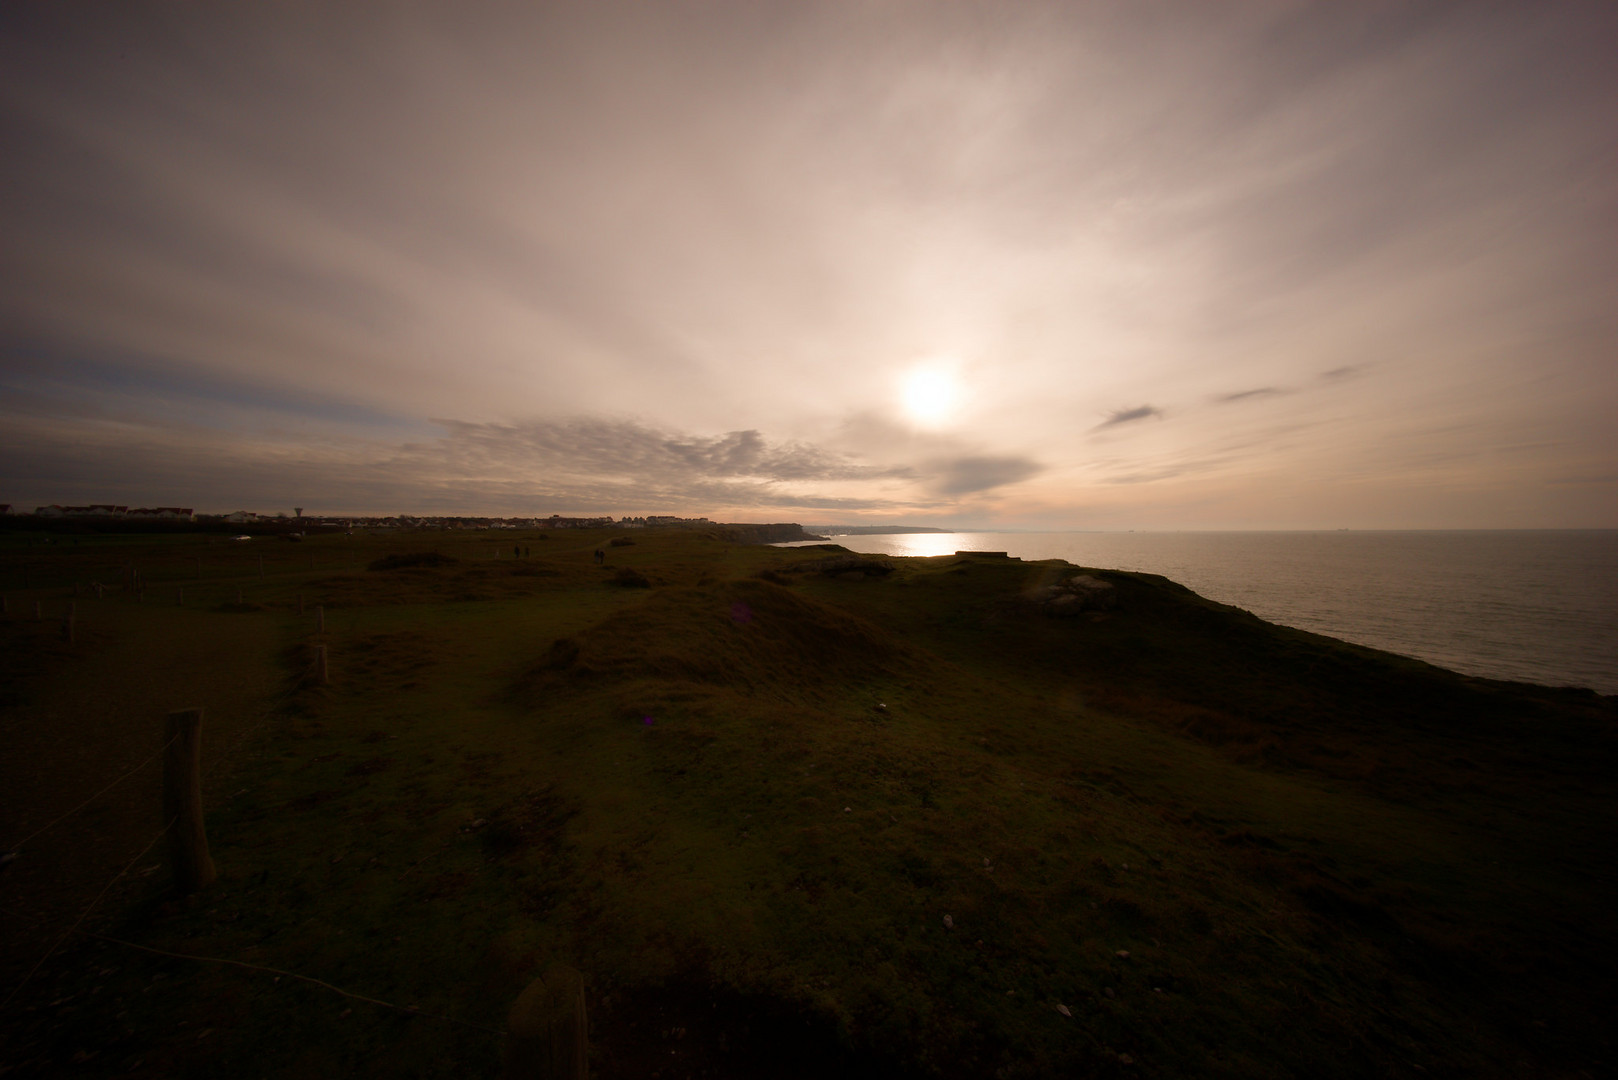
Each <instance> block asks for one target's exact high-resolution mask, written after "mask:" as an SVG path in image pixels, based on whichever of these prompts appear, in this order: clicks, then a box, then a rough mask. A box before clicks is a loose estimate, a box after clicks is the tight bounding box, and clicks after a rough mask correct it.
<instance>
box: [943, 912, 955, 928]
mask: <svg viewBox="0 0 1618 1080" xmlns="http://www.w3.org/2000/svg"><path fill="white" fill-rule="evenodd" d="M944 929H945V930H953V929H955V920H954V919H952V918H950V917H949V916H948V915H945V916H944Z"/></svg>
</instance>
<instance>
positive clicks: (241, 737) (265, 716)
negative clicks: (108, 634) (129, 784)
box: [0, 657, 506, 1036]
mask: <svg viewBox="0 0 1618 1080" xmlns="http://www.w3.org/2000/svg"><path fill="white" fill-rule="evenodd" d="M319 670H320V661H319V658H318V657H317V658H315V659H312V660H311V661H310V662H309V664H308V665H307V666H306V667H305V668H304V669H303V670H302V671H299V672H295V673H294V674H293V675H292V677H291V678H290V679H289V680H288V684H287V687H286V689H284V690H283V691H282V692H281V693H279V694H277V695H276V696H274V697H272V698H271V699H269V700H268V701H267V702H265V703H264V705H263V707H262V708H261V709H260V710H259V715H258V718H257V720H255V721H254V722H253V723H252V724H250V725H249V726H248V727H247V728H245V729H243V730H241V731H239V732H238V733H237V735H236V737H235V739H233V740H232V742H231V744H230V746H229V747H227V748H226V749H225V750H224V751H223V752H221V753H219V754H218V755H215V756H214V759H213V761H212V762H211V764H210V765H209V767H208V769H207V773H208V774H209V775H213V774H214V773H216V772H217V771H218V770H219V769H220V768H222V767H223V766H224V764H225V763H226V762H227V761H228V760H230V759H231V758H232V757H233V756H234V755H235V753H236V752H237V751H239V750H240V749H241V748H242V747H244V746H246V745H247V744H248V743H249V742H250V741H251V740H252V738H253V737H254V736H255V735H256V734H257V733H258V732H259V731H260V730H262V729H263V727H264V726H265V725H266V724H268V723H269V721H270V720H271V719H272V718H273V717H274V716H275V715H276V714H277V713H278V712H279V710H280V709H281V707H282V706H284V705H285V704H287V703H288V702H289V701H291V699H292V698H293V697H295V696H296V695H297V694H298V693H299V692H300V691H301V690H303V689H304V688H305V686H307V685H308V683H309V681H310V680H311V679H312V678H314V677H315V676H316V675H317V674H318V673H319ZM180 737H181V736H180V734H179V733H176V734H174V735H173V736H171V737H170V738H169V740H168V741H167V742H165V743H164V744H163V745H162V746H161V747H159V748H158V750H157V751H156V752H155V753H153V754H152V755H151V756H150V757H148V758H146V759H145V760H144V761H142V762H141V763H140V764H138V765H136V766H135V767H133V768H131V769H129V770H127V771H126V772H124V773H123V774H121V775H120V776H118V777H117V778H116V779H115V780H113V781H112V782H111V783H109V784H107V785H106V786H104V787H102V788H101V789H100V790H98V791H97V792H96V793H95V794H93V795H91V796H90V797H89V798H87V799H85V800H84V801H83V802H81V803H79V804H78V805H77V806H75V807H73V809H71V810H68V811H67V812H66V813H63V814H61V815H59V816H58V817H56V818H55V819H53V820H52V821H50V822H49V823H47V824H45V825H43V826H41V827H40V828H38V829H35V830H34V831H33V832H32V833H30V834H29V835H28V836H26V837H24V838H23V839H22V840H20V841H18V842H16V843H15V844H12V845H11V846H10V848H9V849H8V850H7V851H5V852H4V857H5V860H6V862H10V861H12V860H14V859H15V858H17V857H18V856H19V855H20V854H21V853H22V851H23V849H24V848H26V847H27V846H28V845H29V844H31V843H33V842H34V841H35V840H37V839H38V838H39V837H41V836H43V835H44V834H46V833H48V832H50V831H51V830H52V829H54V828H56V827H57V826H59V825H61V824H63V823H64V822H66V821H68V820H70V819H72V818H73V817H75V816H76V815H78V814H81V813H83V812H84V811H85V810H86V809H88V808H89V807H90V806H92V805H94V804H95V803H96V802H97V800H99V799H101V798H102V797H103V796H105V795H106V794H107V793H108V792H110V791H112V790H113V789H114V788H116V787H118V786H119V785H120V784H123V783H124V782H126V781H127V780H129V779H130V778H131V777H133V776H135V775H136V774H138V773H140V772H141V771H142V770H143V769H145V768H146V767H147V766H149V765H151V764H152V763H153V762H154V761H156V760H158V758H160V757H162V756H163V755H164V754H165V753H166V752H167V751H168V750H169V748H170V747H172V746H173V745H174V744H175V743H176V742H177V741H179V739H180ZM177 820H179V818H178V817H177V816H176V817H171V818H170V819H169V820H168V822H167V823H166V824H164V826H163V828H162V829H160V830H158V832H157V834H156V835H155V836H153V837H152V838H151V840H149V841H148V842H147V843H146V845H145V846H144V847H143V848H141V850H140V851H139V853H137V854H136V855H135V857H134V858H132V859H130V860H129V861H128V862H127V863H125V864H124V866H123V867H122V869H120V870H119V871H118V872H117V873H116V874H114V875H113V877H112V878H111V880H109V881H108V882H107V883H106V884H105V885H103V886H102V888H101V890H100V891H99V892H97V893H96V895H95V898H94V899H93V900H91V901H90V903H89V904H88V905H86V906H85V908H84V909H83V911H81V912H80V913H79V916H78V918H76V919H75V920H74V921H73V924H72V925H71V926H69V927H68V929H67V930H66V931H65V932H64V933H62V934H61V935H59V936H58V937H57V938H56V939H55V941H54V942H53V943H52V944H51V946H50V948H48V949H47V950H46V951H45V953H44V954H43V955H42V956H40V958H39V959H38V960H37V961H36V962H35V963H34V965H33V967H31V968H30V969H29V970H28V973H27V974H26V975H24V976H23V978H22V980H21V981H20V982H18V984H17V985H16V986H15V987H13V988H12V990H11V992H10V993H8V994H7V995H6V997H5V1000H4V1001H0V1012H3V1011H4V1010H5V1009H7V1008H8V1007H9V1006H10V1005H11V1003H12V1001H14V1000H15V999H16V998H17V997H18V995H19V994H21V993H22V992H23V990H24V989H26V988H27V986H28V985H29V984H30V983H31V982H32V981H33V979H34V976H35V975H37V974H38V973H39V971H40V969H41V968H43V967H44V966H45V963H46V962H47V961H48V960H49V959H50V958H51V957H52V956H54V955H56V953H57V952H58V951H59V950H60V949H61V948H62V946H63V945H64V944H66V942H67V941H68V939H70V938H71V937H72V936H73V935H74V934H75V933H78V932H80V930H81V928H82V927H83V925H84V922H85V920H87V919H88V918H89V917H90V915H91V914H92V913H93V912H94V911H95V910H96V908H97V907H99V906H100V904H101V901H102V900H103V899H105V898H106V895H107V893H109V892H110V891H111V890H112V888H113V886H115V885H116V884H117V883H118V882H119V881H121V880H123V879H124V878H125V877H126V876H128V874H129V871H130V870H131V869H132V868H133V867H134V866H135V864H136V863H138V862H139V861H140V860H141V859H143V858H145V857H146V855H147V854H148V853H149V852H150V851H151V850H152V848H154V847H156V846H157V844H158V843H159V841H161V840H162V839H163V837H164V836H166V835H167V834H168V833H169V831H170V830H171V829H172V828H173V827H174V823H175V822H176V821H177ZM432 854H436V852H434V853H432ZM429 857H430V856H429ZM424 861H426V859H425V858H423V859H422V860H420V861H418V863H417V865H420V862H424ZM411 869H412V870H413V869H415V867H411ZM408 873H409V871H406V874H408ZM8 914H11V915H13V916H15V917H19V918H24V919H27V921H30V922H36V924H37V923H38V922H39V920H35V919H29V918H28V917H27V916H24V915H22V914H21V913H19V912H15V911H10V910H9V909H8ZM82 932H83V934H84V935H85V936H86V937H90V938H95V939H97V940H100V941H105V942H108V943H109V944H113V945H119V946H122V947H125V948H129V949H136V950H139V951H141V952H145V953H151V954H154V955H157V956H165V957H169V958H172V959H177V960H189V961H194V962H197V963H208V964H220V965H224V966H228V967H235V968H241V969H244V970H247V971H259V972H266V973H269V974H272V975H274V976H276V979H277V981H279V980H280V979H283V978H289V979H296V980H298V981H300V982H306V983H309V984H311V985H314V986H318V987H321V988H322V989H325V990H328V991H331V992H332V993H335V994H339V995H341V996H342V997H345V998H349V999H352V1000H354V1001H361V1002H365V1003H367V1004H370V1005H375V1006H378V1007H380V1008H384V1009H391V1010H393V1011H395V1012H399V1013H403V1014H406V1015H409V1016H413V1017H419V1018H421V1019H425V1020H436V1021H440V1022H443V1023H447V1024H453V1025H456V1026H458V1027H465V1028H471V1029H473V1030H477V1031H482V1032H487V1033H490V1034H494V1035H501V1036H504V1035H505V1034H506V1032H505V1031H504V1030H503V1029H500V1028H495V1027H491V1026H489V1025H487V1024H479V1023H476V1022H473V1021H469V1020H461V1019H458V1018H456V1017H453V1016H445V1015H442V1014H440V1013H433V1012H428V1011H425V1010H422V1009H419V1008H417V1007H415V1006H413V1005H400V1004H398V1003H396V1002H391V1001H384V1000H383V999H381V998H377V997H372V996H370V995H367V994H361V993H358V992H356V991H353V990H348V989H344V988H343V987H340V986H337V985H335V984H333V983H330V982H327V981H326V980H324V979H318V978H315V977H314V976H312V975H305V974H303V973H301V972H296V971H289V970H286V969H284V968H275V967H270V966H268V965H264V964H253V963H249V962H247V961H244V960H235V959H231V958H229V957H222V956H202V955H198V954H192V953H179V952H173V951H171V950H168V949H159V948H156V947H154V946H151V945H142V944H140V943H138V942H133V941H125V940H123V939H121V938H115V937H111V936H109V935H107V934H101V933H97V932H95V931H92V930H83V931H82Z"/></svg>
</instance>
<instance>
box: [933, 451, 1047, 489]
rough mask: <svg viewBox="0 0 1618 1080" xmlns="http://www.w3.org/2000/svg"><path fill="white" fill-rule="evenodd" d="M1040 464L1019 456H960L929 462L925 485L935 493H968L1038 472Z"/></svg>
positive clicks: (1004, 483)
mask: <svg viewBox="0 0 1618 1080" xmlns="http://www.w3.org/2000/svg"><path fill="white" fill-rule="evenodd" d="M1043 470H1044V467H1043V466H1042V465H1040V464H1039V463H1038V462H1037V461H1032V460H1030V459H1028V458H1021V457H963V458H956V459H954V460H952V461H940V462H935V463H933V465H932V467H931V471H932V472H933V473H934V476H933V479H932V480H931V482H930V484H929V487H931V489H932V490H933V491H935V492H936V493H938V494H939V495H945V496H953V495H969V494H972V493H974V492H980V491H989V490H991V489H993V488H998V487H1005V486H1007V485H1008V484H1015V483H1018V482H1019V481H1022V480H1027V479H1029V478H1030V477H1033V476H1037V475H1039V473H1040V472H1042V471H1043Z"/></svg>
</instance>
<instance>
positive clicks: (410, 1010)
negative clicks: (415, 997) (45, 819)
mask: <svg viewBox="0 0 1618 1080" xmlns="http://www.w3.org/2000/svg"><path fill="white" fill-rule="evenodd" d="M85 934H86V935H87V936H89V937H93V938H98V939H100V940H102V941H110V942H111V943H112V944H114V945H126V946H128V947H129V948H131V949H139V950H141V951H142V952H149V953H156V954H157V955H158V956H169V957H173V958H174V959H176V960H200V961H202V962H204V963H209V964H229V965H230V966H232V967H239V968H246V969H247V970H249V971H267V972H269V973H270V974H272V975H281V976H284V977H286V978H289V979H299V980H302V981H303V982H307V983H314V984H315V985H316V986H320V987H324V988H325V989H327V990H330V991H332V992H333V993H335V994H341V995H342V996H343V997H346V998H353V999H354V1000H355V1001H364V1002H367V1003H369V1004H371V1005H380V1006H382V1007H383V1008H384V1009H393V1010H394V1011H395V1012H402V1013H406V1014H408V1015H410V1016H419V1017H422V1018H423V1019H426V1020H442V1021H443V1022H444V1023H446V1024H459V1025H460V1026H461V1027H469V1028H473V1029H475V1030H477V1031H487V1032H491V1033H493V1034H495V1035H504V1034H505V1032H503V1031H501V1030H500V1029H499V1028H492V1027H489V1026H488V1025H487V1024H474V1023H472V1022H471V1021H470V1020H457V1019H456V1018H455V1017H453V1016H441V1015H439V1014H438V1013H429V1012H422V1011H421V1010H420V1009H417V1008H414V1007H413V1006H410V1005H395V1004H394V1003H393V1002H391V1001H382V1000H381V999H379V998H374V997H366V996H365V995H364V994H356V993H354V992H353V991H352V990H344V989H343V988H342V987H340V986H333V985H332V984H331V983H329V982H326V981H325V980H323V979H316V978H314V977H312V976H309V975H299V974H298V973H297V972H295V971H283V970H281V969H280V968H272V967H265V966H264V965H263V964H249V963H247V962H246V961H245V960H227V959H225V958H224V957H222V956H194V955H191V954H189V953H177V952H169V951H168V950H167V949H155V948H153V947H152V946H150V945H137V944H136V943H135V942H133V941H122V940H120V939H118V938H115V937H108V936H107V935H105V934H97V933H95V932H94V931H92V930H86V931H85Z"/></svg>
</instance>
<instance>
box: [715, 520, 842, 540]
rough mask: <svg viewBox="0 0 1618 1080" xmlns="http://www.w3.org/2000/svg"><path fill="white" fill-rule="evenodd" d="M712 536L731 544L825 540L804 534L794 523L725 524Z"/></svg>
mask: <svg viewBox="0 0 1618 1080" xmlns="http://www.w3.org/2000/svg"><path fill="white" fill-rule="evenodd" d="M712 535H713V536H714V537H715V538H716V539H719V540H728V541H730V542H731V543H733V544H786V543H790V542H792V541H794V540H824V539H826V538H825V537H824V536H816V535H815V534H814V533H809V532H804V530H803V526H802V525H799V524H797V523H796V522H783V523H779V524H774V525H753V524H746V523H735V524H725V525H720V526H717V527H716V528H715V529H713V531H712Z"/></svg>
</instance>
